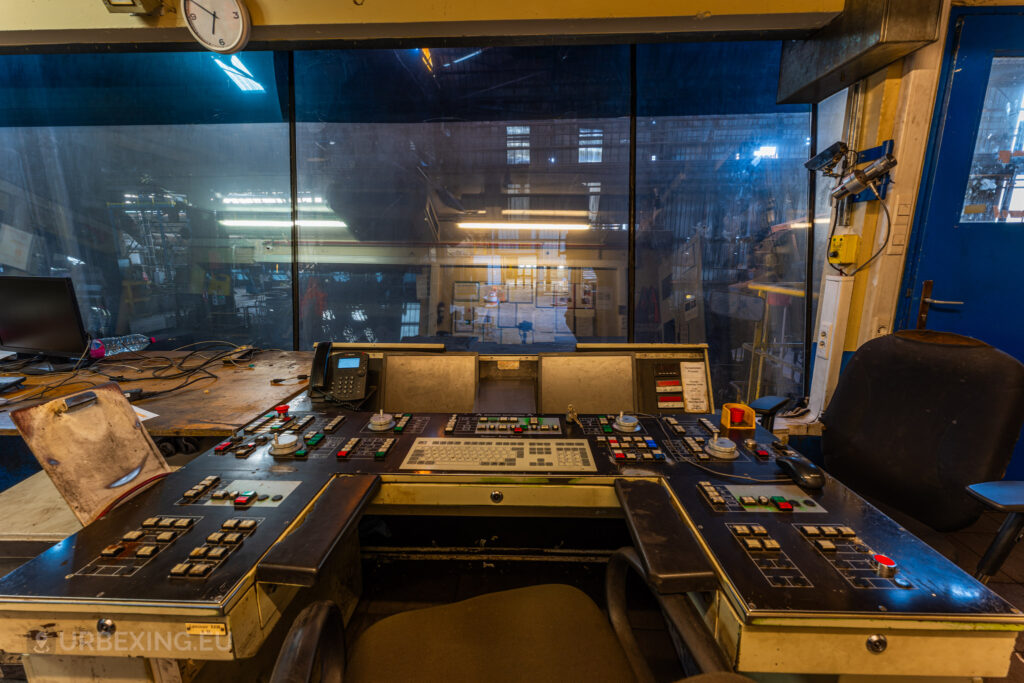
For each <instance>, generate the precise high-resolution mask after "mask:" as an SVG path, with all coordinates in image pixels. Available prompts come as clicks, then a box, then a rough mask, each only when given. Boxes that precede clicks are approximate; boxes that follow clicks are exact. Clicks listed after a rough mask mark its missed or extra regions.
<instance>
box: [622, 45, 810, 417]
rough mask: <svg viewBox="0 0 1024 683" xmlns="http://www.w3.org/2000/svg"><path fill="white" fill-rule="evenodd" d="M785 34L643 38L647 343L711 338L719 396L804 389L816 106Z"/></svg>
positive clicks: (640, 320)
mask: <svg viewBox="0 0 1024 683" xmlns="http://www.w3.org/2000/svg"><path fill="white" fill-rule="evenodd" d="M779 54H780V44H779V43H776V42H758V43H693V44H680V45H641V46H639V47H638V50H637V74H638V83H637V88H638V109H639V111H638V119H637V160H636V161H637V179H636V197H637V241H636V243H637V268H636V300H635V305H636V328H635V334H636V341H638V342H707V343H708V344H709V346H710V354H711V361H712V380H713V384H714V391H715V396H716V397H717V398H718V399H719V401H721V402H724V401H728V400H737V399H738V400H744V401H749V400H752V399H754V398H756V397H757V396H761V395H765V394H793V395H801V394H802V393H803V391H802V386H801V383H802V380H803V378H802V368H803V343H804V304H805V301H804V297H805V294H804V282H805V279H806V278H805V271H804V268H805V254H806V239H807V234H808V229H807V228H808V227H809V225H810V224H809V222H808V221H807V171H806V170H805V169H804V167H803V162H804V161H806V160H807V158H808V150H809V149H810V147H809V145H810V113H809V107H807V106H804V105H783V106H779V105H776V104H775V94H776V87H777V84H778V65H779Z"/></svg>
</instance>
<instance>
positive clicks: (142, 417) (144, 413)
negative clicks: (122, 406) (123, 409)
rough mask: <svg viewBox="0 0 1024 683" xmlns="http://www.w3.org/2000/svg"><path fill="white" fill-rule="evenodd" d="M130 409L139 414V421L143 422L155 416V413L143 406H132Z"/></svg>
mask: <svg viewBox="0 0 1024 683" xmlns="http://www.w3.org/2000/svg"><path fill="white" fill-rule="evenodd" d="M132 410H134V411H135V414H136V415H138V416H139V422H145V421H146V420H149V419H151V418H154V417H156V413H151V412H149V411H148V410H146V409H145V408H140V407H138V406H132Z"/></svg>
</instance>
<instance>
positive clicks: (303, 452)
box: [295, 448, 309, 458]
mask: <svg viewBox="0 0 1024 683" xmlns="http://www.w3.org/2000/svg"><path fill="white" fill-rule="evenodd" d="M307 455H309V451H307V450H306V449H305V448H302V449H300V450H297V451H295V457H296V458H305V457H306V456H307Z"/></svg>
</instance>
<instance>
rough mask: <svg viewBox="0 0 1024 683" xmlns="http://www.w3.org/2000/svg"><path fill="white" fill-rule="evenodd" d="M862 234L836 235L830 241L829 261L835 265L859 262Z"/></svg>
mask: <svg viewBox="0 0 1024 683" xmlns="http://www.w3.org/2000/svg"><path fill="white" fill-rule="evenodd" d="M859 246H860V235H835V236H833V237H832V240H831V241H830V242H829V243H828V262H829V263H833V264H835V265H841V264H846V263H856V262H857V248H858V247H859Z"/></svg>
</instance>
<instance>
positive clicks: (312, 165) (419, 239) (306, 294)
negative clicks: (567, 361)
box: [295, 46, 630, 351]
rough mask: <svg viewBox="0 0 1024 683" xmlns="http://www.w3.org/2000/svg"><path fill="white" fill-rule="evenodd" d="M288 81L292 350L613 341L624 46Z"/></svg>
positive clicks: (529, 52)
mask: <svg viewBox="0 0 1024 683" xmlns="http://www.w3.org/2000/svg"><path fill="white" fill-rule="evenodd" d="M295 74H296V77H295V78H296V83H295V91H296V104H297V111H298V138H297V147H298V163H299V174H298V188H299V196H300V197H303V196H311V197H313V198H314V201H316V202H318V203H316V204H300V205H299V209H300V218H299V268H300V276H299V277H300V286H301V297H300V298H301V304H300V305H301V308H302V310H301V320H302V325H301V342H300V343H301V345H302V346H303V347H306V346H309V345H310V344H312V343H313V342H315V341H317V340H319V339H328V338H331V339H338V340H344V341H399V340H402V341H407V340H415V341H443V342H445V343H447V344H448V345H449V346H450V347H455V348H474V349H481V350H511V351H515V350H516V349H520V348H521V347H522V346H523V345H524V344H527V345H532V346H534V347H536V348H545V347H550V348H572V346H573V344H574V343H575V342H576V341H599V340H602V341H625V340H626V336H627V333H626V308H627V302H628V298H629V297H628V294H627V281H628V259H627V256H628V251H627V246H628V230H627V223H628V218H629V216H628V194H629V148H630V146H629V113H630V109H629V107H630V105H629V89H630V86H629V49H628V47H625V46H620V47H610V46H601V47H572V48H568V47H564V48H563V47H560V48H450V49H437V50H430V51H428V50H373V51H348V52H339V51H330V52H326V51H318V52H299V53H296V56H295ZM320 202H322V203H320ZM314 210H315V211H317V212H316V213H315V212H314Z"/></svg>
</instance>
